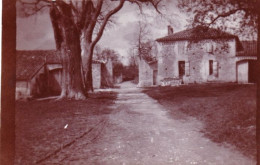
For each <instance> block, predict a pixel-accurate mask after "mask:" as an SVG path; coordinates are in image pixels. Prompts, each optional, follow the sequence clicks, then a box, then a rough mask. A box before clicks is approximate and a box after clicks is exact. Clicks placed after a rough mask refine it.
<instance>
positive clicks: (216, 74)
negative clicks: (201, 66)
mask: <svg viewBox="0 0 260 165" xmlns="http://www.w3.org/2000/svg"><path fill="white" fill-rule="evenodd" d="M213 75H214V76H215V77H218V62H217V61H213Z"/></svg>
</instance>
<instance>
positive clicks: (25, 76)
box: [16, 50, 60, 80]
mask: <svg viewBox="0 0 260 165" xmlns="http://www.w3.org/2000/svg"><path fill="white" fill-rule="evenodd" d="M45 63H60V59H59V57H58V55H57V51H55V50H21V51H16V79H17V80H29V79H31V78H32V77H33V76H34V75H35V74H36V73H37V72H38V71H39V70H40V69H41V68H42V67H43V66H44V64H45Z"/></svg>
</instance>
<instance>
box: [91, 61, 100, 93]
mask: <svg viewBox="0 0 260 165" xmlns="http://www.w3.org/2000/svg"><path fill="white" fill-rule="evenodd" d="M92 81H93V88H94V89H97V88H100V87H101V63H98V62H93V63H92Z"/></svg>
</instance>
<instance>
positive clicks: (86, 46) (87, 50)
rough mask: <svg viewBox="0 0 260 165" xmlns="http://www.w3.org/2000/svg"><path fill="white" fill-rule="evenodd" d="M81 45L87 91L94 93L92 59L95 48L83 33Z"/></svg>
mask: <svg viewBox="0 0 260 165" xmlns="http://www.w3.org/2000/svg"><path fill="white" fill-rule="evenodd" d="M80 45H81V58H82V66H83V75H84V82H85V84H86V90H87V91H93V81H92V59H93V58H92V57H93V46H92V45H91V42H90V41H87V40H86V35H85V33H84V32H82V34H81V37H80Z"/></svg>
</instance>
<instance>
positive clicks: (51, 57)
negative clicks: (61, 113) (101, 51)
mask: <svg viewBox="0 0 260 165" xmlns="http://www.w3.org/2000/svg"><path fill="white" fill-rule="evenodd" d="M61 71H62V65H61V62H60V57H59V55H58V52H57V51H55V50H44V51H43V50H39V51H17V55H16V99H20V98H30V97H44V96H50V95H59V94H60V92H61ZM110 76H113V65H112V62H111V60H108V61H107V62H102V61H93V63H92V79H93V88H101V87H111V86H112V85H113V77H110Z"/></svg>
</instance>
